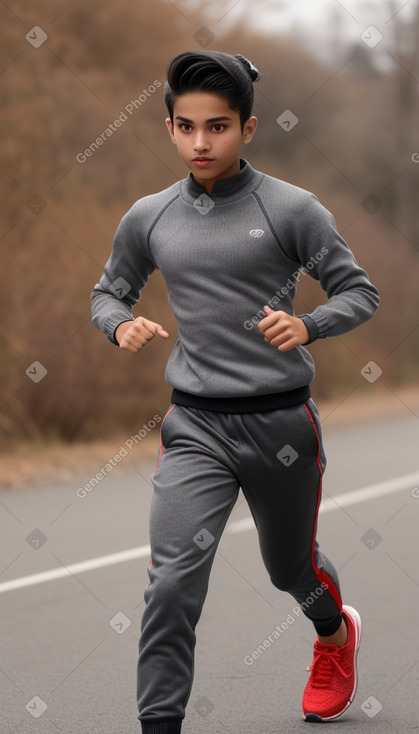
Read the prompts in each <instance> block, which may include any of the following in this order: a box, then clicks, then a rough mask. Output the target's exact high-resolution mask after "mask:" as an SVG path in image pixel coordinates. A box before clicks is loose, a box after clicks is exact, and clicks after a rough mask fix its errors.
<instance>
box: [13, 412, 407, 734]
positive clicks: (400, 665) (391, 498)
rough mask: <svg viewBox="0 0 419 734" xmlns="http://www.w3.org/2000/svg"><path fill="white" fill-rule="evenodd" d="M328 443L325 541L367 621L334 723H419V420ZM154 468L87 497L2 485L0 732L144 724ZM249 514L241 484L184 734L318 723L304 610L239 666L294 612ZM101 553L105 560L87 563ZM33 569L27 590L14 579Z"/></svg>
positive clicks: (121, 476) (350, 728)
mask: <svg viewBox="0 0 419 734" xmlns="http://www.w3.org/2000/svg"><path fill="white" fill-rule="evenodd" d="M324 436H325V446H326V451H327V454H328V468H327V471H326V476H325V483H324V490H325V493H324V498H325V500H326V501H325V503H324V510H323V512H322V515H321V518H320V530H319V539H320V541H321V546H322V548H323V549H324V550H325V552H326V553H327V554H328V555H329V556H330V557H331V558H332V559H333V561H334V563H335V565H336V566H337V568H338V569H339V575H340V580H341V584H342V589H343V596H344V601H345V602H346V603H348V604H351V605H352V606H355V607H356V608H357V609H358V610H359V612H360V614H361V616H362V621H363V640H362V644H361V651H360V655H359V671H360V682H359V687H358V693H357V696H356V699H355V701H354V703H353V704H352V706H351V707H350V709H349V710H348V712H347V713H346V714H345V716H344V717H342V718H341V719H340V720H338V721H337V722H335V723H332V724H328V725H327V726H328V730H329V728H330V727H331V728H332V729H333V728H335V727H336V731H339V733H340V734H341V733H342V734H346V733H350V734H358V733H360V732H366V731H369V730H371V731H372V730H375V731H379V732H380V734H394V732H397V733H399V732H400V733H402V732H403V734H405V733H406V732H410V731H417V730H418V728H419V725H418V722H419V716H418V712H419V708H418V691H419V687H418V679H419V636H418V634H417V622H418V613H417V610H418V605H419V572H418V549H419V540H418V531H417V528H418V520H419V497H418V496H417V495H419V462H418V455H419V454H418V445H419V421H418V419H417V418H416V417H415V416H414V415H412V414H410V413H409V414H408V413H407V414H406V416H405V417H404V418H400V419H397V420H392V421H388V422H384V423H380V424H368V425H364V426H357V427H354V426H352V427H347V428H339V429H338V428H334V429H333V430H332V429H330V430H328V429H327V421H326V424H325V428H324ZM99 468H100V467H98V469H99ZM153 469H154V465H152V464H146V465H141V466H139V467H138V470H137V471H131V472H130V473H126V472H124V468H123V462H121V464H118V465H117V466H116V467H115V468H113V469H112V471H111V472H109V473H108V475H107V476H106V478H104V479H103V480H102V481H101V482H100V483H99V484H98V485H97V486H96V487H95V488H94V489H92V491H91V492H89V493H88V494H87V495H86V497H84V498H80V497H78V496H77V494H76V490H77V489H78V488H80V487H82V486H83V485H84V484H86V483H87V482H89V480H90V476H85V477H82V478H81V479H79V480H78V481H77V482H74V481H70V480H69V481H66V482H61V483H57V484H54V485H49V486H42V487H32V488H24V489H21V490H18V491H11V490H4V491H2V492H0V518H1V527H2V531H1V537H0V546H1V567H0V608H1V624H2V644H1V659H0V687H1V714H0V715H1V723H0V731H1V734H34V733H36V732H39V733H40V734H57V732H65V733H66V734H67V733H68V734H73V733H74V734H77V733H78V732H80V733H82V734H86V733H87V732H89V734H111V733H112V734H116V733H117V734H122V733H126V734H134V733H138V732H139V731H140V724H139V722H138V720H137V709H136V701H135V671H136V663H137V646H138V636H139V627H140V620H141V615H142V611H143V590H144V587H145V585H146V583H147V581H148V578H147V573H146V566H147V561H148V553H147V544H148V511H149V505H150V499H151V491H152V488H151V482H150V474H151V472H152V471H153ZM406 477H407V478H406ZM393 479H394V480H396V481H395V482H393V483H392V484H388V482H389V480H393ZM382 483H384V484H382ZM371 485H374V488H373V490H369V491H368V492H367V493H363V492H360V493H356V494H350V493H351V491H352V490H357V489H360V488H365V487H370V486H371ZM376 485H378V486H376ZM415 488H418V489H417V491H415ZM386 492H387V493H386ZM348 493H349V494H348ZM329 496H333V497H334V498H336V502H334V501H330V500H328V497H329ZM249 517H250V516H249V512H248V509H247V506H246V503H245V501H244V499H243V496H242V494H241V493H240V495H239V500H238V502H237V504H236V507H235V508H234V510H233V513H232V515H231V518H230V520H229V523H228V525H227V528H226V531H225V533H224V535H223V538H222V540H221V543H220V546H219V550H218V553H217V556H216V560H215V563H214V568H213V573H212V577H211V582H210V587H209V593H208V597H207V601H206V604H205V606H204V610H203V614H202V617H201V620H200V622H199V624H198V627H197V634H198V643H197V648H196V667H195V680H194V686H193V690H192V695H191V698H190V701H189V705H188V708H187V717H186V719H185V722H184V727H183V731H184V732H185V734H210V733H211V734H236V733H237V732H240V734H294V733H298V732H301V733H303V732H305V733H307V731H309V730H310V728H312V727H313V726H316V725H315V724H308V723H305V722H303V721H302V719H301V695H302V691H303V688H304V685H305V681H306V678H307V673H306V670H305V666H306V665H307V664H308V663H310V662H311V650H312V642H313V630H312V627H311V624H310V623H309V622H308V621H307V620H306V619H305V618H304V617H296V615H294V616H295V620H294V622H293V623H291V624H290V625H289V628H288V629H287V630H286V631H284V633H283V634H282V635H281V636H280V638H279V639H277V640H276V641H274V643H273V644H272V645H271V646H270V647H268V648H267V649H266V650H265V652H264V653H263V654H261V655H260V657H259V658H258V659H253V663H252V664H251V665H249V664H246V663H245V662H244V660H245V658H246V659H248V658H247V656H250V655H251V654H252V651H253V650H255V649H256V648H257V647H258V646H260V645H261V644H262V643H263V641H264V640H265V639H266V638H267V636H268V635H269V634H270V633H271V632H272V631H273V630H274V629H275V627H276V625H279V624H280V623H281V622H283V621H285V620H287V618H288V619H289V615H290V613H292V609H293V607H294V606H295V604H294V600H293V599H292V598H291V597H290V596H289V595H287V594H284V593H281V592H279V591H277V590H276V589H275V588H274V587H273V586H272V585H271V583H270V581H269V578H268V576H267V574H266V571H265V569H264V567H263V564H262V561H261V558H260V553H259V548H258V543H257V537H256V532H255V530H254V529H252V528H251V527H250V526H251V523H250V522H246V519H247V520H249ZM130 549H137V550H135V551H133V554H132V556H133V557H132V558H131V559H128V560H127V559H122V558H121V556H120V555H116V556H111V557H110V558H108V559H106V558H105V559H104V560H103V557H104V556H110V555H111V554H119V553H120V552H121V551H125V550H130ZM91 559H102V560H99V561H97V562H96V564H93V565H96V567H94V568H90V570H86V566H85V565H83V563H84V562H85V561H89V560H91ZM77 563H80V564H82V565H80V566H74V565H73V564H77ZM65 567H69V569H70V570H69V571H66V570H65ZM87 568H88V567H87ZM54 569H60V571H59V573H61V574H62V576H61V577H60V578H55V579H54V578H50V577H49V576H45V575H44V576H41V577H37V579H35V580H37V583H33V581H34V577H33V574H42V573H44V572H48V571H51V570H54ZM26 577H29V579H27V580H26V581H23V582H22V584H23V585H22V587H21V588H13V585H11V584H10V583H9V582H11V581H13V580H15V579H22V578H23V579H25V578H26ZM11 586H12V588H11ZM317 726H318V725H317Z"/></svg>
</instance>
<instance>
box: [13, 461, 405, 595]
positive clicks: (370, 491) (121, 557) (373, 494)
mask: <svg viewBox="0 0 419 734" xmlns="http://www.w3.org/2000/svg"><path fill="white" fill-rule="evenodd" d="M418 487H419V472H415V473H413V474H406V475H405V476H403V477H397V478H396V479H390V480H389V481H387V482H380V483H379V484H372V485H370V486H369V487H363V488H362V489H355V490H353V491H351V492H344V493H343V494H341V495H337V497H336V498H332V497H328V498H324V499H323V501H322V503H321V507H320V513H321V514H325V513H327V512H334V511H335V510H339V509H341V508H342V507H349V506H350V505H357V504H360V503H362V502H368V501H369V500H373V499H377V498H379V497H385V496H386V495H388V494H393V493H395V492H401V491H403V490H410V491H412V490H413V489H415V488H418ZM418 495H419V489H418V490H417V492H416V494H415V495H412V496H414V497H417V498H418V500H419V497H418ZM254 527H255V525H254V522H253V518H245V519H243V520H237V521H236V522H231V523H229V524H228V525H227V528H226V532H227V533H242V532H244V531H246V530H251V529H254ZM149 556H150V546H149V545H141V546H139V547H137V548H131V549H129V550H125V551H120V552H119V553H111V554H109V555H106V556H99V557H98V558H91V559H90V560H89V561H80V562H79V563H71V564H70V565H68V566H62V567H60V568H53V569H51V570H49V571H42V572H40V573H33V574H31V575H29V576H21V577H20V578H17V579H11V580H10V581H4V582H3V583H1V584H0V594H2V593H5V592H7V591H14V590H15V589H23V588H26V587H28V586H35V585H37V584H43V583H45V582H47V581H55V580H56V579H61V578H68V577H69V576H71V575H74V574H78V573H85V572H86V571H94V570H96V569H97V568H105V567H106V566H113V565H115V564H116V563H125V561H133V560H136V559H137V558H144V557H149Z"/></svg>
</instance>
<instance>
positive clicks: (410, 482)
mask: <svg viewBox="0 0 419 734" xmlns="http://www.w3.org/2000/svg"><path fill="white" fill-rule="evenodd" d="M418 487H419V472H414V473H413V474H405V475H404V476H403V477H397V478H396V479H389V480H388V481H387V482H380V483H379V484H371V485H370V486H369V487H362V488H361V489H354V490H352V491H351V492H344V493H342V494H338V495H337V496H336V497H327V498H326V497H324V498H323V499H322V502H321V505H320V514H321V515H323V514H326V513H327V512H334V510H340V509H341V508H342V507H350V505H358V504H361V503H362V502H368V501H369V500H373V499H377V498H378V497H385V496H386V495H387V494H394V492H402V491H403V490H404V491H406V490H408V489H410V491H412V489H415V488H416V489H417V494H415V495H411V496H412V497H413V496H414V497H418V495H419V489H418ZM254 527H255V524H254V522H253V518H245V519H244V520H237V522H233V523H231V524H230V526H229V527H228V530H229V532H230V533H241V532H243V531H244V530H250V528H254ZM0 590H1V585H0Z"/></svg>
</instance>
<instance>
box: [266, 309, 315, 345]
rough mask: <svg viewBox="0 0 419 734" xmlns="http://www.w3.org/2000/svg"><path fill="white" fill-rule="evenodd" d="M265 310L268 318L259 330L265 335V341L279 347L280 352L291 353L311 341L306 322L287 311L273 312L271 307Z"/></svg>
mask: <svg viewBox="0 0 419 734" xmlns="http://www.w3.org/2000/svg"><path fill="white" fill-rule="evenodd" d="M263 309H264V311H265V313H266V318H264V319H262V320H261V321H259V323H258V328H259V330H260V331H261V332H262V334H264V336H265V341H267V342H269V343H270V344H271V345H272V346H273V347H277V348H278V349H279V351H280V352H289V351H290V349H294V347H298V346H300V345H301V344H306V343H307V342H308V341H309V339H310V336H309V333H308V331H307V327H306V325H305V323H304V321H302V320H301V319H299V318H297V317H296V316H290V315H289V314H288V313H285V311H273V310H272V309H271V308H269V306H264V307H263Z"/></svg>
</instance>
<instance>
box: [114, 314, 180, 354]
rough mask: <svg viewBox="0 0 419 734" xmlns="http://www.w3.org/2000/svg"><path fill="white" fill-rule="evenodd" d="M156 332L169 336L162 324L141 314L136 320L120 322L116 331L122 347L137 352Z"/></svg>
mask: <svg viewBox="0 0 419 734" xmlns="http://www.w3.org/2000/svg"><path fill="white" fill-rule="evenodd" d="M156 334H158V335H159V336H162V337H164V338H165V339H167V337H168V336H169V334H168V333H167V331H165V329H163V327H162V326H161V324H156V323H155V322H154V321H149V320H148V319H145V318H144V317H143V316H139V317H138V318H137V319H134V321H123V322H122V324H119V326H118V328H117V330H116V332H115V339H116V341H117V342H118V344H119V346H120V348H121V349H125V350H126V351H127V352H133V353H134V354H135V353H136V352H138V350H139V349H141V347H143V346H144V345H145V344H147V342H149V341H151V339H153V337H155V336H156Z"/></svg>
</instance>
